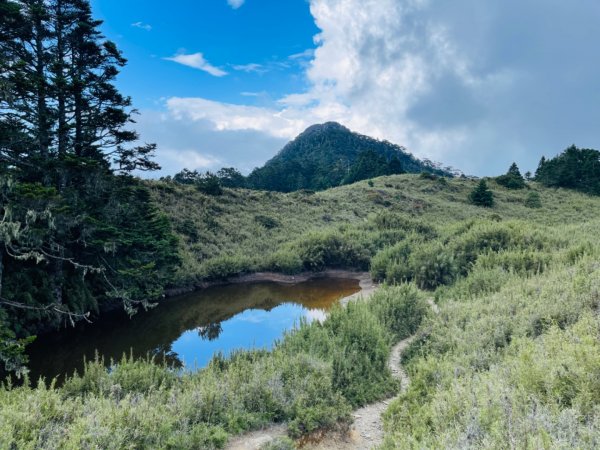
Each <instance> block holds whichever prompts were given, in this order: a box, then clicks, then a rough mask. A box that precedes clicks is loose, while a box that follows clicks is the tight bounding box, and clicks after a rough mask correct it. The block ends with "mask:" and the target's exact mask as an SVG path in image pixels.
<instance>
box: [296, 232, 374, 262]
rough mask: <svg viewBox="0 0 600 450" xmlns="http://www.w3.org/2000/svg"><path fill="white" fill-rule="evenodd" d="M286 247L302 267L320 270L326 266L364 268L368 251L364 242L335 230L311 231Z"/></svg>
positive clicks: (367, 259)
mask: <svg viewBox="0 0 600 450" xmlns="http://www.w3.org/2000/svg"><path fill="white" fill-rule="evenodd" d="M288 249H289V250H290V251H291V252H293V253H294V254H296V255H298V257H299V258H300V261H302V265H303V267H304V269H306V270H310V271H320V270H323V269H325V268H327V267H330V268H340V269H351V268H357V269H366V268H367V267H368V265H369V259H370V256H371V255H370V252H369V249H368V247H367V246H366V244H363V243H362V242H357V241H356V240H355V239H354V236H352V235H351V234H344V233H339V232H336V231H323V232H313V233H310V234H308V235H307V236H304V237H302V238H301V239H299V240H296V241H295V242H292V243H291V244H290V245H289V246H288Z"/></svg>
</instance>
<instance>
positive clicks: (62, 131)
mask: <svg viewBox="0 0 600 450" xmlns="http://www.w3.org/2000/svg"><path fill="white" fill-rule="evenodd" d="M63 20H64V17H63V3H62V0H57V1H56V15H55V21H56V25H55V29H56V66H57V68H56V75H57V86H56V93H57V101H58V154H59V155H60V156H62V155H64V154H65V153H66V151H67V136H68V126H67V117H66V100H65V98H66V92H65V90H66V86H65V84H66V83H65V73H64V67H65V64H64V63H65V37H64V26H63Z"/></svg>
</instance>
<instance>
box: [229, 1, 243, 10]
mask: <svg viewBox="0 0 600 450" xmlns="http://www.w3.org/2000/svg"><path fill="white" fill-rule="evenodd" d="M244 3H246V0H227V4H228V5H229V6H231V7H232V8H233V9H238V8H239V7H240V6H242V5H243V4H244Z"/></svg>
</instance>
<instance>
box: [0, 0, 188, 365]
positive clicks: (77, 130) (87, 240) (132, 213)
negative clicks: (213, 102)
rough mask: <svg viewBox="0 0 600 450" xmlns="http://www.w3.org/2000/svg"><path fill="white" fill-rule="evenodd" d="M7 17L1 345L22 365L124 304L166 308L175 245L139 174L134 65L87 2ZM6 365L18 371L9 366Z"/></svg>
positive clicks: (40, 5)
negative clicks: (129, 73) (42, 334)
mask: <svg viewBox="0 0 600 450" xmlns="http://www.w3.org/2000/svg"><path fill="white" fill-rule="evenodd" d="M1 8H2V15H1V16H2V18H1V19H0V36H2V38H1V39H0V55H1V58H0V59H1V60H2V61H1V62H0V67H1V70H2V85H3V86H2V88H3V89H2V91H3V95H2V96H0V111H2V114H0V134H1V135H2V137H0V214H1V216H2V221H1V223H0V244H1V245H0V315H2V321H3V325H2V327H1V328H2V334H3V335H4V336H2V337H3V340H2V342H1V343H0V346H2V347H3V348H4V349H3V351H4V353H5V354H6V353H7V352H9V351H10V352H11V353H12V359H13V362H14V361H17V360H19V359H20V358H19V357H18V356H17V355H16V354H15V353H18V351H20V350H21V349H22V347H23V345H24V344H25V343H26V342H27V341H26V340H22V339H20V338H23V337H26V336H28V335H31V334H33V333H35V332H37V331H38V330H40V329H49V328H51V327H53V326H58V325H61V324H64V323H72V322H74V321H75V320H79V319H81V318H82V317H84V316H85V315H86V314H88V313H90V312H94V313H96V312H99V311H101V310H102V309H104V307H105V306H107V305H109V304H110V305H114V303H115V300H116V301H118V302H121V303H122V304H123V306H124V307H125V309H126V310H127V311H129V312H131V313H133V312H134V311H135V310H136V309H137V307H139V306H143V307H148V305H149V304H150V302H152V301H154V300H156V299H158V298H159V297H160V296H161V295H162V292H163V289H164V287H165V286H166V285H167V284H168V283H169V282H170V281H171V280H172V278H173V275H174V268H175V266H176V265H177V264H178V263H179V258H178V255H177V245H178V242H177V238H176V237H175V235H173V234H172V232H171V228H170V224H169V221H168V219H167V217H166V216H165V215H164V214H163V213H162V212H160V211H158V210H157V209H156V207H155V205H154V204H153V203H152V201H151V198H150V193H149V191H148V189H147V188H145V187H144V186H143V185H142V184H141V183H140V182H139V180H136V179H134V178H132V177H131V175H130V173H131V172H132V171H134V170H142V171H143V170H154V169H157V168H158V165H157V164H156V163H154V162H153V161H152V160H151V158H152V155H153V152H154V150H155V148H156V146H155V145H154V144H147V145H143V146H134V144H133V143H134V142H135V141H138V140H139V136H138V134H137V133H136V132H135V131H133V130H132V129H131V127H130V124H131V123H132V120H131V118H132V115H133V113H134V111H133V110H132V108H131V99H130V98H129V97H127V96H124V95H122V94H121V93H119V92H118V90H117V89H116V88H115V86H114V82H115V79H116V76H117V75H118V73H119V70H120V68H121V67H123V66H124V65H125V62H126V61H125V59H124V58H123V56H122V55H121V53H120V52H119V50H118V49H117V47H116V46H115V44H114V43H112V42H110V41H108V40H106V39H105V37H104V36H103V35H102V33H101V32H100V31H99V27H100V25H101V23H102V22H101V21H98V20H95V19H94V18H93V17H92V12H91V6H90V3H89V1H87V0H77V1H75V0H61V1H58V0H49V1H36V2H31V1H29V2H17V1H12V0H9V1H3V2H2V5H1ZM5 362H8V364H5V365H6V367H7V368H9V369H15V368H17V369H18V367H15V366H14V365H13V363H11V362H9V361H5Z"/></svg>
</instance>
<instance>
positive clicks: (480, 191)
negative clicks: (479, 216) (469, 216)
mask: <svg viewBox="0 0 600 450" xmlns="http://www.w3.org/2000/svg"><path fill="white" fill-rule="evenodd" d="M469 200H470V201H471V203H473V204H474V205H477V206H484V207H486V208H491V207H492V206H494V194H493V193H492V191H491V190H490V189H489V188H488V185H487V183H486V182H485V180H483V179H482V180H480V181H479V183H477V186H476V187H475V188H474V189H473V190H472V191H471V193H470V194H469Z"/></svg>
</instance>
